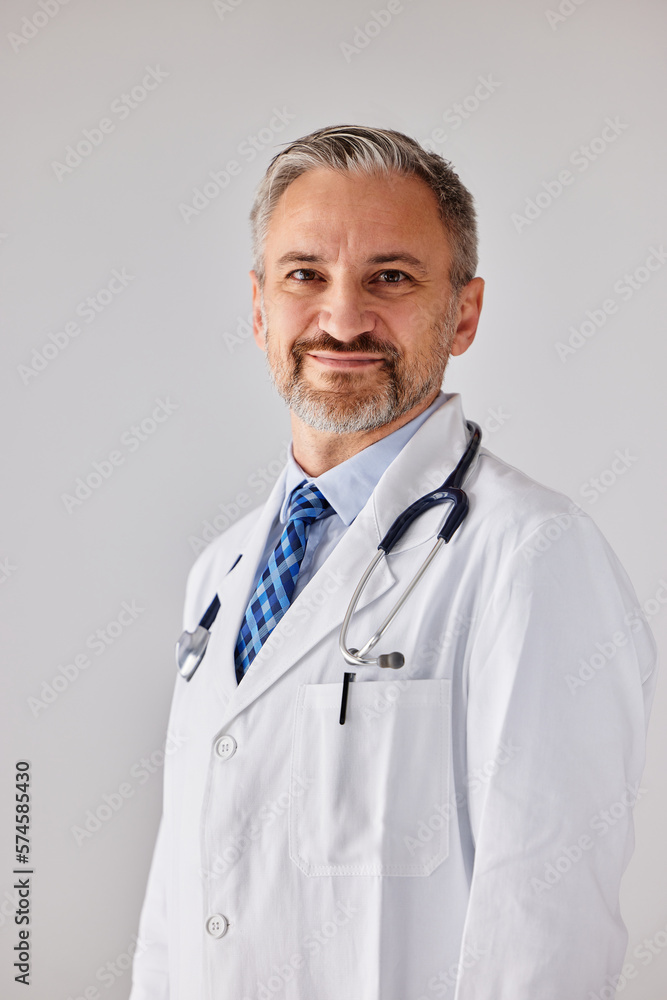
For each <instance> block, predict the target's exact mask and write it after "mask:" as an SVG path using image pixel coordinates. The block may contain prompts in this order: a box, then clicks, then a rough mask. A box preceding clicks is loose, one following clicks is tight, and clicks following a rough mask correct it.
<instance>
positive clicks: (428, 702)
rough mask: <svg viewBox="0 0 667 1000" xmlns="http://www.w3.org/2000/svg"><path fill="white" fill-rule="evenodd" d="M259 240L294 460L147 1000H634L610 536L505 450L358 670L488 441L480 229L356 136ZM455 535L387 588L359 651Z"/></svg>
mask: <svg viewBox="0 0 667 1000" xmlns="http://www.w3.org/2000/svg"><path fill="white" fill-rule="evenodd" d="M251 219H252V223H253V235H254V256H255V261H254V263H255V267H254V270H253V271H251V279H252V293H253V314H254V332H255V339H256V341H257V343H258V344H259V346H260V347H261V348H262V349H263V350H265V351H266V354H267V359H268V364H269V369H270V372H271V375H272V378H273V381H274V383H275V386H276V388H277V389H278V392H279V393H280V394H281V396H282V397H283V399H284V400H285V401H286V402H287V404H288V405H289V407H290V412H291V421H292V445H291V449H290V452H289V457H288V461H287V465H286V467H285V469H284V470H283V473H282V474H281V476H280V477H279V479H278V481H277V482H276V484H275V486H274V488H273V490H272V492H271V495H270V497H269V499H268V500H267V502H266V504H265V505H264V507H262V508H260V509H258V510H256V511H253V512H251V513H250V514H248V515H247V516H246V517H244V518H243V519H241V520H240V521H239V522H238V523H237V524H235V525H233V526H232V527H231V528H230V529H229V530H228V531H226V532H225V533H224V534H223V535H222V536H221V537H220V538H218V539H217V540H216V541H215V542H213V543H212V544H211V545H210V546H209V547H208V548H207V549H206V551H205V552H204V553H202V555H201V556H200V557H199V559H198V560H197V562H196V564H195V566H194V568H193V569H192V571H191V574H190V577H189V580H188V586H187V592H186V606H185V616H184V617H185V627H186V628H187V629H188V630H190V631H193V630H194V629H195V627H196V625H197V623H198V622H199V621H200V619H201V617H202V615H203V614H204V612H205V611H206V609H207V608H208V607H209V605H210V604H211V601H212V600H213V599H214V597H215V595H216V594H217V595H218V597H219V601H220V611H219V613H218V617H217V619H216V621H215V624H214V625H212V627H211V638H210V642H209V645H208V648H207V651H206V656H205V658H204V659H203V661H202V663H201V665H200V666H198V668H197V669H196V672H195V673H194V674H193V675H192V676H191V679H190V680H189V682H188V681H186V680H184V679H183V678H182V677H179V678H178V679H177V682H176V690H175V693H174V700H173V705H172V711H171V718H170V725H169V729H170V733H171V735H172V736H173V737H174V739H175V740H176V741H177V745H178V746H179V747H180V749H179V750H178V752H176V753H174V754H172V755H170V756H169V757H168V758H167V761H166V765H165V791H164V813H163V818H162V823H161V827H160V832H159V835H158V841H157V845H156V849H155V856H154V860H153V865H152V868H151V873H150V877H149V884H148V890H147V895H146V901H145V904H144V909H143V914H142V919H141V928H140V938H141V942H142V947H141V948H140V949H138V951H137V957H136V959H135V966H134V986H133V991H132V994H131V998H132V1000H166V998H167V997H169V998H170V1000H204V998H207V1000H208V998H211V1000H212V998H216V1000H218V998H220V1000H221V998H223V997H224V998H226V1000H227V998H228V1000H255V998H269V997H274V996H281V997H286V998H289V1000H380V998H381V1000H424V998H426V1000H432V998H435V997H443V996H445V997H453V998H455V1000H585V998H586V1000H589V998H591V997H606V996H609V995H610V993H609V991H610V990H612V991H613V984H614V981H615V977H617V976H618V973H619V971H620V969H621V967H622V963H623V957H624V952H625V948H626V944H627V933H626V929H625V926H624V924H623V921H622V919H621V916H620V913H619V903H618V899H619V885H620V880H621V876H622V873H623V871H624V869H625V867H626V866H627V863H628V860H629V857H630V854H631V851H632V844H633V826H632V806H633V804H634V802H635V800H636V798H637V797H638V795H640V794H641V789H640V785H639V782H640V778H641V773H642V768H643V764H644V745H645V733H646V725H647V719H648V713H649V709H650V704H651V699H652V695H653V689H654V683H655V672H654V662H655V655H654V644H653V641H652V638H651V635H650V632H649V630H648V628H647V627H646V624H645V622H643V621H642V620H641V619H640V618H639V617H637V615H636V605H637V601H636V597H635V595H634V593H633V590H632V588H631V586H630V583H629V581H628V579H627V577H626V575H625V573H624V571H623V569H622V568H621V566H620V565H619V563H618V561H617V559H616V558H615V556H614V554H613V553H612V552H611V550H610V549H609V547H608V545H607V544H606V542H605V541H604V539H603V538H602V537H601V535H600V532H599V531H598V530H597V528H596V527H595V525H594V524H593V523H592V521H591V520H590V518H588V517H587V515H586V514H585V513H583V512H582V511H581V510H580V509H579V508H578V507H576V506H575V505H573V504H571V503H570V502H569V501H568V500H567V499H566V498H565V497H563V496H562V495H560V494H558V493H554V492H553V491H550V490H547V489H545V488H544V487H542V486H539V485H538V484H536V483H535V482H533V481H532V480H530V479H528V478H527V477H526V476H524V475H522V474H521V473H520V472H518V471H517V470H515V469H513V468H511V467H510V466H508V465H506V464H505V463H503V462H501V461H500V460H498V459H497V458H495V457H494V456H492V455H491V454H489V453H488V452H487V451H486V450H484V449H482V450H481V452H480V453H479V456H478V458H477V460H476V461H475V463H474V464H473V466H472V468H471V470H470V472H469V473H468V476H467V479H466V481H465V483H464V489H465V491H466V493H467V495H468V498H469V503H470V512H469V515H468V517H467V519H466V520H465V521H464V523H463V524H462V526H461V527H460V528H459V530H458V531H457V532H456V533H455V535H454V536H453V538H452V540H451V541H450V542H448V543H447V544H446V545H444V546H443V547H442V548H441V549H440V550H439V551H438V553H437V554H436V555H435V557H434V558H433V561H432V562H431V563H430V564H429V566H428V568H427V569H426V571H425V573H424V575H423V577H422V578H421V579H420V581H419V583H418V584H417V586H416V589H415V590H414V592H413V593H412V594H411V595H410V596H409V597H408V599H407V602H406V604H405V606H404V607H403V609H402V610H401V612H400V613H399V614H398V616H397V617H396V619H395V620H394V621H393V622H392V623H391V624H390V625H389V627H388V628H387V630H386V634H385V636H383V638H382V640H381V641H380V642H379V643H378V645H377V647H376V648H375V649H373V650H372V651H370V652H368V653H367V654H366V661H367V662H362V663H361V664H358V665H357V666H356V667H355V669H351V668H350V667H349V665H347V664H346V661H345V660H344V659H343V656H342V655H341V652H340V650H339V630H340V626H341V623H342V621H343V618H344V615H345V610H346V608H347V606H348V603H349V601H350V598H351V596H352V593H353V591H354V588H355V587H356V585H357V583H358V581H359V579H360V577H361V575H362V573H363V571H364V570H365V568H366V566H367V565H368V563H369V562H370V560H371V559H372V557H373V555H374V554H375V552H376V550H377V546H378V543H379V542H380V540H381V539H382V538H383V536H384V535H385V533H386V531H387V530H388V528H389V526H390V525H391V523H392V521H393V520H394V519H395V517H396V516H397V515H398V514H399V513H400V512H401V511H402V510H403V509H405V508H406V507H408V506H409V505H410V504H411V503H412V502H413V501H414V500H415V499H416V498H418V497H419V496H421V495H422V494H424V493H427V492H429V491H432V490H433V489H434V488H436V487H437V486H439V485H440V484H441V483H443V481H444V480H445V479H447V477H448V476H449V475H450V473H451V472H452V470H453V469H454V467H455V466H456V465H457V463H458V461H459V458H460V456H461V455H462V453H463V452H464V451H465V450H466V447H467V444H468V442H469V438H470V430H469V428H468V427H467V426H466V423H465V420H464V417H463V413H462V410H461V404H460V399H459V397H458V396H457V395H451V394H449V395H447V394H444V393H443V392H442V391H441V384H442V379H443V375H444V371H445V367H446V364H447V360H448V358H449V356H450V355H452V354H453V355H458V354H461V353H463V352H464V351H465V350H467V348H468V347H469V346H470V344H471V342H472V340H473V338H474V336H475V332H476V329H477V324H478V321H479V316H480V310H481V307H482V296H483V287H484V286H483V281H482V279H481V278H479V277H477V276H476V267H477V249H476V226H475V212H474V207H473V202H472V198H471V196H470V194H469V193H468V191H467V190H466V189H465V187H464V186H463V185H462V184H461V182H460V180H459V178H458V177H457V176H456V174H455V173H454V172H453V171H452V169H451V167H450V166H449V164H447V163H446V162H445V161H444V160H442V159H441V158H440V157H439V156H437V155H436V154H432V153H427V152H425V151H424V150H422V149H421V147H420V146H419V145H418V144H417V143H416V142H414V141H413V140H411V139H409V138H408V137H406V136H404V135H402V134H401V133H398V132H393V131H387V130H381V129H372V128H362V127H358V126H350V127H348V126H340V127H334V128H325V129H321V130H319V131H317V132H314V133H313V134H311V135H308V136H305V137H304V138H302V139H300V140H298V141H297V142H294V143H292V144H291V145H290V146H288V147H287V148H286V149H285V150H284V151H283V152H282V153H280V154H278V156H276V157H275V158H274V159H273V161H272V162H271V164H270V166H269V169H268V171H267V174H266V176H265V178H264V180H263V181H262V183H261V185H260V187H259V189H258V192H257V196H256V200H255V204H254V207H253V210H252V214H251ZM253 391H256V390H253ZM448 510H449V507H448V505H445V506H436V507H434V508H432V509H431V510H429V511H427V512H426V513H424V514H423V515H422V516H421V517H420V518H419V519H417V520H416V521H415V522H414V523H413V524H411V525H410V527H409V528H408V529H407V531H406V533H405V534H404V535H403V537H402V538H401V539H400V540H399V542H398V543H397V545H396V546H395V548H394V549H393V551H392V553H391V555H390V556H389V557H388V559H387V560H383V561H381V562H380V563H379V565H378V567H377V569H376V571H375V573H374V575H373V576H372V577H371V578H370V580H369V583H368V585H367V587H366V588H365V590H364V591H363V594H362V596H361V598H360V600H359V603H358V606H357V610H356V612H355V614H354V616H353V618H352V620H351V623H350V627H349V639H348V643H349V644H352V645H354V646H355V647H356V648H357V649H361V647H362V646H363V645H364V644H365V643H366V642H367V640H368V639H369V638H370V637H371V636H372V635H373V634H374V633H375V632H376V630H377V629H378V627H379V625H380V624H381V623H382V621H383V620H384V619H385V617H386V616H387V615H388V613H389V611H390V610H391V608H392V607H393V606H394V604H395V602H396V600H397V599H398V597H400V595H401V594H402V593H403V591H404V589H405V587H406V585H407V584H408V582H409V581H410V580H411V579H412V578H413V576H414V574H415V573H416V572H417V571H418V570H419V568H420V567H421V565H422V563H423V561H424V559H425V558H426V556H427V555H428V553H429V552H430V551H431V548H432V546H433V543H434V540H435V536H436V535H437V533H438V531H439V529H440V526H441V524H442V522H443V520H444V517H445V516H446V514H447V511H448ZM394 651H400V652H402V654H403V656H404V658H405V663H404V666H402V667H400V668H398V669H395V670H392V669H385V668H382V667H381V666H379V665H378V664H377V662H376V661H375V659H374V658H375V657H376V656H377V654H378V653H383V654H386V653H391V652H394ZM362 652H363V650H362ZM346 672H347V673H348V674H354V678H353V681H354V682H353V683H350V682H349V678H348V682H347V683H346V684H345V685H344V684H343V679H344V674H345V673H346ZM344 686H345V695H346V698H345V699H344V698H343V688H344ZM605 991H607V992H605Z"/></svg>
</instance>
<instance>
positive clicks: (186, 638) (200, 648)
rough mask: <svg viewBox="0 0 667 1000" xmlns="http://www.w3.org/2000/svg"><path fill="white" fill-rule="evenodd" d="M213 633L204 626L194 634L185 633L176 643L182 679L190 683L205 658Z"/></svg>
mask: <svg viewBox="0 0 667 1000" xmlns="http://www.w3.org/2000/svg"><path fill="white" fill-rule="evenodd" d="M210 638H211V633H210V632H209V630H208V629H207V628H204V626H203V625H198V626H197V628H196V629H195V630H194V632H184V633H183V634H182V636H181V637H180V639H179V640H178V642H177V643H176V665H177V666H178V672H179V673H180V675H181V677H184V678H185V680H186V681H189V680H190V678H191V677H192V675H193V674H194V672H195V670H196V669H197V667H198V666H199V664H200V663H201V661H202V660H203V658H204V653H205V652H206V647H207V646H208V640H209V639H210Z"/></svg>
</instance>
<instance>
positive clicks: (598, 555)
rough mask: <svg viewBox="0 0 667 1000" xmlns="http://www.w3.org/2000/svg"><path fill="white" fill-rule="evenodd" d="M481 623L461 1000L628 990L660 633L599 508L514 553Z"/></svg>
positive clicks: (472, 705)
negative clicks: (623, 893)
mask: <svg viewBox="0 0 667 1000" xmlns="http://www.w3.org/2000/svg"><path fill="white" fill-rule="evenodd" d="M477 624H478V627H477V629H476V633H475V636H474V639H473V643H472V648H471V650H470V652H469V658H468V674H467V685H468V707H467V737H466V745H467V767H468V776H469V777H468V781H467V796H468V805H469V812H470V822H471V830H472V836H473V842H474V863H473V870H472V877H471V884H470V895H469V903H468V909H467V914H466V920H465V925H464V933H463V940H462V946H461V955H460V960H459V966H458V969H459V975H458V981H457V988H456V993H455V1000H536V998H538V997H539V1000H591V998H600V997H607V996H613V995H615V989H614V987H615V985H616V983H617V982H618V976H619V974H620V972H621V969H622V965H623V960H624V955H625V950H626V947H627V940H628V936H627V931H626V928H625V925H624V923H623V920H622V918H621V914H620V908H619V891H620V883H621V877H622V875H623V872H624V870H625V868H626V867H627V864H628V861H629V859H630V857H631V855H632V851H633V848H634V828H633V819H632V809H633V806H634V804H635V802H636V801H637V800H638V799H641V798H642V796H643V795H645V794H646V790H645V789H643V788H642V787H641V784H640V781H641V776H642V771H643V767H644V757H645V741H646V729H647V725H648V718H649V712H650V707H651V702H652V698H653V692H654V687H655V679H656V678H655V643H654V641H653V637H652V635H651V633H650V630H649V629H648V626H647V624H646V621H645V619H643V617H642V616H641V614H640V613H638V608H637V600H636V597H635V594H634V591H633V590H632V586H631V584H630V582H629V580H628V578H627V576H626V574H625V572H624V570H623V568H622V567H621V565H620V563H619V562H618V560H617V558H616V556H615V555H614V553H613V552H612V551H611V549H610V548H609V546H608V545H607V543H606V541H605V540H604V538H603V537H602V535H601V533H600V532H599V530H598V529H597V527H596V526H595V524H594V523H593V522H592V520H591V519H590V518H589V517H588V516H587V515H585V514H584V513H583V512H581V513H580V514H578V515H571V516H569V517H568V518H564V517H563V516H562V515H560V516H559V517H556V518H553V519H552V520H550V521H548V522H545V524H543V525H541V526H540V527H539V528H538V529H536V531H535V532H533V533H532V535H531V536H530V537H529V538H528V539H527V540H526V541H525V542H524V543H523V544H521V545H520V546H518V548H516V549H515V550H514V551H513V552H512V553H511V555H510V556H509V557H508V558H507V560H506V565H505V566H504V568H500V569H499V571H498V575H497V578H496V580H495V582H494V586H493V591H492V593H491V596H490V598H489V599H488V603H487V606H486V607H483V608H481V609H480V612H479V615H478V619H477ZM471 775H472V776H474V780H470V776H471Z"/></svg>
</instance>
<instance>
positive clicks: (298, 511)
mask: <svg viewBox="0 0 667 1000" xmlns="http://www.w3.org/2000/svg"><path fill="white" fill-rule="evenodd" d="M333 512H334V509H333V507H332V506H331V504H330V503H329V501H328V500H326V499H325V498H324V497H323V496H322V494H321V493H320V491H319V490H318V488H317V486H315V485H314V484H313V483H310V484H306V485H305V486H299V487H298V488H297V489H295V490H294V491H293V493H292V499H291V500H290V507H289V520H290V521H305V522H307V523H309V524H310V523H312V522H313V521H317V520H318V519H319V518H320V517H329V515H330V514H333Z"/></svg>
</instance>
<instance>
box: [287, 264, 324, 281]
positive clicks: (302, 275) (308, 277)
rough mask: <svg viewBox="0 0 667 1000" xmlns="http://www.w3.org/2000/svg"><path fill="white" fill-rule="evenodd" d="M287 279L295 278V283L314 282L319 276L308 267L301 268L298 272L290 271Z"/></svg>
mask: <svg viewBox="0 0 667 1000" xmlns="http://www.w3.org/2000/svg"><path fill="white" fill-rule="evenodd" d="M287 277H288V278H294V280H295V281H312V280H313V279H314V278H316V277H317V275H316V274H315V272H314V271H311V270H310V269H309V268H307V267H299V268H297V270H296V271H290V273H289V274H288V275H287Z"/></svg>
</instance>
